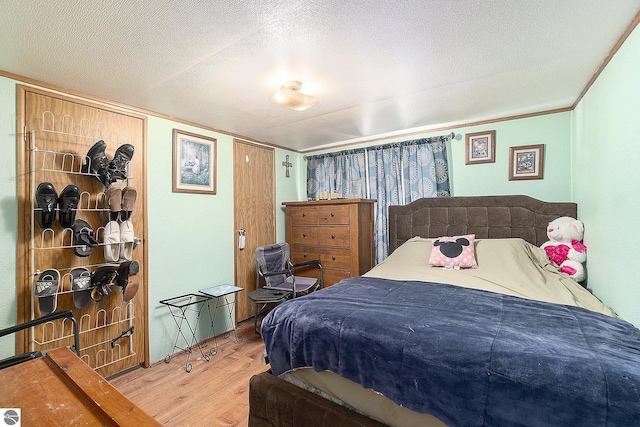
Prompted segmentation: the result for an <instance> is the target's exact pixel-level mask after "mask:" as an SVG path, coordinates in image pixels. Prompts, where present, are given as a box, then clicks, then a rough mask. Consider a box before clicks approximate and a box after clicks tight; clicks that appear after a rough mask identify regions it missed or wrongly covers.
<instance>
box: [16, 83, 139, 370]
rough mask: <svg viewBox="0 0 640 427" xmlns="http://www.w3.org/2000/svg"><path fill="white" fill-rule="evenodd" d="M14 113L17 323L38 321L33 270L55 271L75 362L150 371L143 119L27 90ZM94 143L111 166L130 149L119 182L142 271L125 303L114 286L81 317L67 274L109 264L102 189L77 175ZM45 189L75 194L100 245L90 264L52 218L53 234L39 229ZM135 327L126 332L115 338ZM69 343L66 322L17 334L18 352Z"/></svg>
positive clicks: (86, 176) (79, 214) (59, 307)
mask: <svg viewBox="0 0 640 427" xmlns="http://www.w3.org/2000/svg"><path fill="white" fill-rule="evenodd" d="M18 115H19V121H20V122H21V127H20V128H21V129H22V130H23V134H22V135H19V138H18V158H19V160H18V172H19V173H18V195H19V198H20V200H19V204H18V206H19V224H18V251H19V255H18V264H19V265H18V269H17V270H18V275H19V277H18V280H17V287H18V289H17V292H18V316H19V319H18V320H19V321H20V322H23V321H28V320H31V319H34V318H38V317H40V316H41V315H42V312H41V310H40V307H39V302H38V298H37V297H36V295H34V294H35V286H34V284H35V282H36V281H37V279H38V277H39V273H40V272H42V271H44V270H47V269H57V270H58V271H59V272H60V278H61V284H60V285H59V287H58V294H57V297H56V299H57V309H56V311H62V310H67V309H70V310H72V311H73V312H74V316H75V318H76V319H77V321H78V324H79V328H80V356H81V358H82V359H83V360H85V361H86V362H87V364H88V365H89V366H91V367H92V368H94V369H95V370H96V371H97V372H98V373H99V374H101V375H103V376H109V375H112V374H115V373H117V372H120V371H123V370H125V369H128V368H130V367H133V366H136V365H139V364H145V365H148V360H149V355H148V325H147V320H146V319H147V318H148V316H147V307H148V302H147V269H146V266H147V262H146V261H147V249H146V241H147V228H146V227H147V220H146V218H147V214H146V178H145V177H146V171H145V158H146V119H145V118H144V117H142V116H136V115H132V114H128V113H123V112H121V111H118V110H115V109H111V108H109V107H106V106H101V105H98V104H93V103H90V102H86V101H83V100H78V99H72V98H68V97H65V96H62V95H57V94H54V93H49V92H45V91H40V90H36V89H33V88H27V87H20V88H19V101H18ZM99 140H103V141H105V143H106V144H107V148H106V154H107V157H108V158H109V159H112V158H113V155H114V153H115V151H116V149H117V148H118V147H119V146H121V145H122V144H125V143H127V144H132V145H133V146H134V148H135V151H134V155H133V158H132V160H131V162H130V164H129V167H128V171H129V172H128V179H127V180H126V181H120V182H119V183H118V184H119V185H121V186H130V187H134V188H135V189H136V190H137V198H136V203H135V208H134V210H133V213H132V216H131V220H132V222H133V228H134V234H135V236H136V237H137V238H138V239H139V242H140V244H138V245H137V246H135V248H134V249H133V260H134V261H137V262H138V263H139V265H140V271H139V273H138V274H137V279H138V280H139V282H140V286H139V290H138V292H137V294H136V295H135V296H134V297H133V299H132V300H130V301H128V302H126V301H124V300H123V292H122V288H121V287H119V286H111V291H112V292H111V293H110V294H109V295H105V296H104V298H103V299H102V300H101V301H100V302H96V301H94V300H93V299H91V300H90V301H89V303H88V305H87V306H86V307H84V308H81V309H79V308H76V306H75V304H74V301H73V291H72V288H71V276H70V271H71V269H73V268H76V267H85V268H87V269H88V270H89V271H90V272H93V271H95V269H96V268H98V267H99V266H102V265H106V264H114V263H109V262H107V261H106V260H105V257H104V243H103V241H104V227H105V225H106V223H107V221H108V216H105V213H106V214H108V212H106V211H105V210H104V209H103V206H104V205H103V203H104V202H103V199H104V193H105V188H104V185H103V184H102V183H100V182H99V181H98V180H97V179H96V178H95V177H92V176H90V175H89V174H87V173H84V172H83V171H82V164H83V163H85V161H86V159H85V156H86V154H87V151H88V150H89V148H90V147H92V146H93V144H94V143H96V142H97V141H99ZM42 182H49V183H51V184H53V186H54V187H55V189H56V191H57V193H58V195H59V194H60V193H61V192H62V190H63V189H64V188H65V187H66V186H67V185H70V184H74V185H76V186H78V187H79V189H80V191H81V193H82V195H81V199H80V204H79V206H78V210H77V212H76V219H80V220H84V221H86V222H87V223H89V224H90V226H91V227H92V228H93V230H94V232H95V238H96V240H97V241H98V242H99V243H100V246H98V247H96V248H94V249H93V251H92V253H91V255H90V256H88V257H79V256H77V255H76V254H75V252H74V247H73V246H74V244H75V242H74V241H73V240H72V233H71V231H70V229H63V227H62V226H61V224H60V222H59V220H58V218H59V215H56V222H55V224H54V226H53V227H52V229H50V230H47V231H43V230H42V229H41V227H40V226H39V225H38V222H37V203H36V202H35V193H36V188H37V186H38V185H39V184H40V183H42ZM114 185H116V184H114ZM34 207H35V209H34ZM58 214H59V212H58ZM121 220H122V218H120V219H119V220H118V222H120V221H121ZM115 264H119V263H115ZM132 327H133V330H132V331H133V332H132V333H131V334H128V335H127V336H124V337H122V338H120V339H116V338H118V337H119V336H121V335H122V334H123V332H125V331H131V329H130V328H132ZM71 337H72V333H71V323H70V322H66V323H60V321H56V322H53V323H51V324H45V325H43V326H37V327H35V328H32V329H31V330H28V331H27V332H25V333H24V334H23V336H22V337H21V338H22V340H21V341H20V342H19V344H18V351H25V352H26V351H34V350H46V349H50V348H56V347H60V346H66V345H71V343H72V342H73V341H72V339H71ZM114 339H115V340H114Z"/></svg>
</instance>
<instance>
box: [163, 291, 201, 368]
mask: <svg viewBox="0 0 640 427" xmlns="http://www.w3.org/2000/svg"><path fill="white" fill-rule="evenodd" d="M210 299H211V297H209V296H207V295H205V294H185V295H180V296H177V297H173V298H169V299H165V300H162V301H160V304H164V305H166V306H167V307H168V308H169V311H170V312H171V315H172V316H173V320H174V322H176V326H177V327H178V333H177V334H176V341H175V344H174V345H173V350H171V354H168V355H167V356H166V357H165V358H164V361H165V363H169V362H171V359H173V355H174V354H175V351H176V349H177V350H184V351H186V352H187V361H186V362H185V365H184V368H185V370H186V371H187V372H191V363H189V359H190V358H191V353H192V350H193V346H194V344H195V346H196V347H197V348H198V350H200V354H201V355H202V358H203V359H204V360H206V361H207V362H208V361H209V355H207V354H204V352H203V351H202V347H201V346H200V343H199V342H198V339H197V338H196V330H197V329H198V322H199V321H200V314H201V312H202V308H203V307H204V303H205V302H206V303H207V305H208V303H209V300H210ZM188 312H195V313H196V314H195V320H192V322H193V323H194V324H193V327H192V326H191V322H189V318H188V316H187V313H188ZM185 326H186V329H188V331H185V332H183V331H182V329H183V327H185ZM185 333H187V335H185ZM188 334H190V336H188ZM180 337H182V339H183V341H184V343H185V346H186V347H185V348H182V347H180V346H178V341H179V340H180Z"/></svg>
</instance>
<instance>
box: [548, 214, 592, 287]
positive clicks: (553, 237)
mask: <svg viewBox="0 0 640 427" xmlns="http://www.w3.org/2000/svg"><path fill="white" fill-rule="evenodd" d="M583 235H584V225H583V224H582V222H581V221H579V220H577V219H575V218H571V217H569V216H563V217H560V218H557V219H554V220H553V221H551V222H550V223H549V226H548V227H547V236H548V237H549V241H548V242H545V243H543V244H542V246H540V247H541V248H542V249H544V250H545V252H546V253H547V255H548V256H549V259H550V260H551V261H553V262H554V263H555V264H556V265H557V266H558V267H559V269H560V271H562V272H563V273H567V274H568V275H569V276H570V277H571V278H572V279H573V280H575V281H576V282H581V281H583V280H584V279H585V271H584V266H583V265H582V263H583V262H585V261H586V260H587V247H586V246H585V245H583V244H582V237H583Z"/></svg>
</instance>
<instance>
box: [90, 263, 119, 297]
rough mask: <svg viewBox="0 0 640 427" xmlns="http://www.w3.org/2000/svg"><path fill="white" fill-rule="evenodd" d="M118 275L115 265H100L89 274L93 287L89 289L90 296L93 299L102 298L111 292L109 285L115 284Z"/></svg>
mask: <svg viewBox="0 0 640 427" xmlns="http://www.w3.org/2000/svg"><path fill="white" fill-rule="evenodd" d="M117 277H118V266H117V265H101V266H100V267H98V268H96V270H95V271H94V272H93V274H92V275H91V286H93V287H94V288H95V289H93V290H92V291H91V298H92V299H93V300H95V301H100V300H102V297H103V296H105V295H109V294H110V293H111V285H113V284H115V281H116V279H117Z"/></svg>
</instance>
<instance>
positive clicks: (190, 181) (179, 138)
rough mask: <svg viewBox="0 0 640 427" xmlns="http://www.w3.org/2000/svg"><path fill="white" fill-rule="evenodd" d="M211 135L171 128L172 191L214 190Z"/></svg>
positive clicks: (214, 172)
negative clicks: (209, 136)
mask: <svg viewBox="0 0 640 427" xmlns="http://www.w3.org/2000/svg"><path fill="white" fill-rule="evenodd" d="M216 143H217V140H216V139H215V138H208V137H206V136H201V135H196V134H194V133H191V132H185V131H182V130H178V129H174V130H173V192H174V193H199V194H216Z"/></svg>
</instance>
